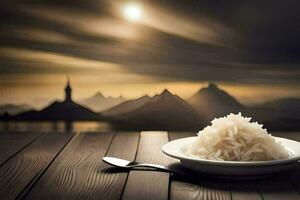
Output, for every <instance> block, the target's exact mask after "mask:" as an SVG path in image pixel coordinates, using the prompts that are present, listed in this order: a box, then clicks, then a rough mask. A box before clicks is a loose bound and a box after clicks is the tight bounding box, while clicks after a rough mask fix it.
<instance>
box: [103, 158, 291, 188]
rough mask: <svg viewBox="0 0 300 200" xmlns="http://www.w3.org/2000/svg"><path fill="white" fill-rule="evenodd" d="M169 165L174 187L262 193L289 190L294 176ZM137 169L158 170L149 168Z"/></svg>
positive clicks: (107, 171)
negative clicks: (200, 170) (234, 174)
mask: <svg viewBox="0 0 300 200" xmlns="http://www.w3.org/2000/svg"><path fill="white" fill-rule="evenodd" d="M169 167H170V169H171V170H172V171H173V172H175V173H171V177H170V181H172V185H173V186H174V187H180V188H191V187H202V188H209V189H214V190H219V191H227V192H229V191H230V192H232V191H235V192H242V193H244V192H247V193H253V192H254V193H260V190H261V188H262V189H263V190H265V191H268V190H270V191H274V190H276V192H280V191H287V190H289V189H290V188H289V187H286V184H287V183H288V182H289V181H290V177H291V176H292V174H291V172H283V173H278V174H274V175H273V176H261V177H255V178H253V177H228V176H216V175H210V174H203V173H197V172H193V171H191V170H189V169H186V168H184V167H182V166H181V165H180V164H179V163H174V164H171V165H169ZM135 170H144V171H157V170H149V169H135ZM129 171H130V170H129V169H123V168H118V167H112V166H110V165H107V166H105V168H104V169H103V168H102V169H99V170H98V172H101V173H105V174H113V173H125V172H129Z"/></svg>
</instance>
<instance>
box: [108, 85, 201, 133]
mask: <svg viewBox="0 0 300 200" xmlns="http://www.w3.org/2000/svg"><path fill="white" fill-rule="evenodd" d="M103 116H104V117H108V118H109V119H110V120H111V121H113V122H117V123H116V124H118V125H120V124H125V125H126V126H127V127H128V126H131V125H134V126H136V127H138V128H140V129H142V130H145V129H151V130H159V129H160V130H187V129H189V130H195V129H198V127H199V126H200V125H201V123H200V120H199V118H198V115H197V113H196V111H195V110H194V109H193V108H192V106H191V105H189V104H188V103H187V102H185V101H184V100H183V99H181V98H180V97H179V96H177V95H173V94H171V93H170V92H169V91H168V90H164V91H163V92H162V93H161V94H159V95H155V96H154V97H148V96H143V97H141V98H139V99H137V100H132V101H129V102H124V103H122V104H120V105H118V106H116V107H115V108H112V109H110V110H108V111H106V112H104V113H103Z"/></svg>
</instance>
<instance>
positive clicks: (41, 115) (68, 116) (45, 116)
mask: <svg viewBox="0 0 300 200" xmlns="http://www.w3.org/2000/svg"><path fill="white" fill-rule="evenodd" d="M12 119H13V120H50V121H52V120H53V121H59V120H64V121H75V120H77V121H80V120H98V119H100V115H99V114H97V113H95V112H93V111H91V110H90V109H88V108H85V107H83V106H81V105H79V104H77V103H75V102H73V101H71V102H68V101H62V102H59V101H54V102H53V103H51V104H50V105H49V106H47V107H46V108H44V109H42V110H40V111H36V110H30V111H27V112H23V113H20V114H18V115H15V116H13V117H12Z"/></svg>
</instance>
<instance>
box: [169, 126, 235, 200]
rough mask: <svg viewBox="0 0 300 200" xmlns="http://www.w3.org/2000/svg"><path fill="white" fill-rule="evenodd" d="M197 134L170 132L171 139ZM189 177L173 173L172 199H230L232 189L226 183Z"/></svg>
mask: <svg viewBox="0 0 300 200" xmlns="http://www.w3.org/2000/svg"><path fill="white" fill-rule="evenodd" d="M192 136H196V133H195V132H170V133H169V137H170V140H176V139H180V138H184V137H192ZM194 177H195V178H193V179H189V178H186V177H182V176H177V175H173V176H172V177H171V187H170V199H175V200H181V199H187V200H189V199H190V200H192V199H193V200H196V199H203V200H204V199H220V200H230V199H231V195H230V191H229V190H228V189H227V186H226V183H225V182H224V181H222V180H218V179H210V178H205V177H202V176H201V177H198V176H197V175H196V174H195V176H194Z"/></svg>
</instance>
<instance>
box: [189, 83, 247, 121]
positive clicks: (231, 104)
mask: <svg viewBox="0 0 300 200" xmlns="http://www.w3.org/2000/svg"><path fill="white" fill-rule="evenodd" d="M187 102H188V103H189V104H190V105H191V106H192V107H193V108H194V109H195V110H196V111H197V113H198V115H199V117H200V118H201V119H202V120H204V121H205V122H210V121H211V120H212V119H213V118H215V117H222V116H224V115H227V114H229V113H231V112H232V113H237V112H240V111H241V110H243V109H244V106H243V105H242V104H240V103H239V102H238V101H237V100H236V99H235V98H234V97H232V96H231V95H230V94H228V93H227V92H225V91H224V90H222V89H220V88H219V87H218V86H217V85H216V84H213V83H210V84H209V85H208V86H207V87H204V88H201V89H200V90H199V91H198V92H197V93H195V94H194V95H193V96H192V97H190V98H189V99H187Z"/></svg>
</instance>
